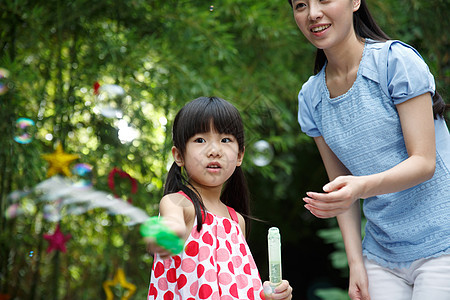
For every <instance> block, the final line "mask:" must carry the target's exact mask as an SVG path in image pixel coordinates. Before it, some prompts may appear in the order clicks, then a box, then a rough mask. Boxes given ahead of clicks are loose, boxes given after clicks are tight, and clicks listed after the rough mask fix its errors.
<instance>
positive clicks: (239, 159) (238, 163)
mask: <svg viewBox="0 0 450 300" xmlns="http://www.w3.org/2000/svg"><path fill="white" fill-rule="evenodd" d="M244 154H245V147H244V149H243V150H242V152H240V151H239V153H238V157H237V164H236V167H239V166H240V165H242V161H243V160H244Z"/></svg>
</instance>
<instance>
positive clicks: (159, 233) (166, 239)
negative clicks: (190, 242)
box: [140, 217, 184, 254]
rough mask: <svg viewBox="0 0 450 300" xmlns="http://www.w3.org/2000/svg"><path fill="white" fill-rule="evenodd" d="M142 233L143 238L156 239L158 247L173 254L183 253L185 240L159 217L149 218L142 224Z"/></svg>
mask: <svg viewBox="0 0 450 300" xmlns="http://www.w3.org/2000/svg"><path fill="white" fill-rule="evenodd" d="M140 233H141V235H142V236H143V237H149V238H154V239H155V240H156V243H157V244H158V245H160V246H161V247H163V248H164V249H166V250H168V251H170V252H171V253H173V254H178V253H180V252H181V251H183V247H184V240H183V239H181V238H180V237H179V236H178V235H176V234H175V233H174V232H173V231H172V230H170V229H169V228H168V227H167V226H166V225H164V224H163V223H162V222H161V220H160V219H159V217H151V218H148V219H147V221H145V222H144V223H143V224H141V228H140Z"/></svg>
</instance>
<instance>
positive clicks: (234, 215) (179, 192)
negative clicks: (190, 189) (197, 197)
mask: <svg viewBox="0 0 450 300" xmlns="http://www.w3.org/2000/svg"><path fill="white" fill-rule="evenodd" d="M177 194H180V195H183V196H184V197H186V198H187V199H189V201H191V202H192V199H191V198H189V196H188V195H186V193H185V192H183V191H178V192H177ZM192 203H194V202H192ZM227 209H228V213H229V214H230V217H231V220H233V221H235V222H236V223H238V224H239V218H238V216H237V213H236V211H235V210H234V208H232V207H229V206H227ZM202 214H203V210H202ZM203 217H204V216H203Z"/></svg>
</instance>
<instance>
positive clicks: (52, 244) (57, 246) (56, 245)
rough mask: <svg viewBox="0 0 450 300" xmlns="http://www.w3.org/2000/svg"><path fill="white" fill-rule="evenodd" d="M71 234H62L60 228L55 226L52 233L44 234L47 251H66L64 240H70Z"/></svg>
mask: <svg viewBox="0 0 450 300" xmlns="http://www.w3.org/2000/svg"><path fill="white" fill-rule="evenodd" d="M70 238H71V235H70V234H66V235H64V234H63V233H62V232H61V229H60V228H59V224H58V226H56V229H55V232H54V233H53V234H44V239H46V240H47V241H48V242H49V245H48V248H47V253H50V252H52V251H53V250H55V251H57V250H59V251H62V252H64V253H65V252H66V242H67V241H68V240H70Z"/></svg>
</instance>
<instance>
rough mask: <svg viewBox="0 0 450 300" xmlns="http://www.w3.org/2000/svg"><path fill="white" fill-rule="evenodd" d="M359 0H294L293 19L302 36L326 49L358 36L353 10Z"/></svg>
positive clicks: (356, 8)
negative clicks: (354, 27)
mask: <svg viewBox="0 0 450 300" xmlns="http://www.w3.org/2000/svg"><path fill="white" fill-rule="evenodd" d="M359 5H360V0H292V7H293V12H294V19H295V22H296V23H297V26H298V28H300V30H301V32H302V33H303V35H304V36H305V37H306V38H307V39H308V40H309V41H310V42H311V43H312V44H313V45H314V46H316V47H317V48H319V49H323V50H327V49H331V48H333V47H336V46H338V45H340V44H341V43H342V42H344V41H346V40H347V39H349V38H351V37H354V36H355V31H354V29H353V12H355V11H357V10H358V9H359Z"/></svg>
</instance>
